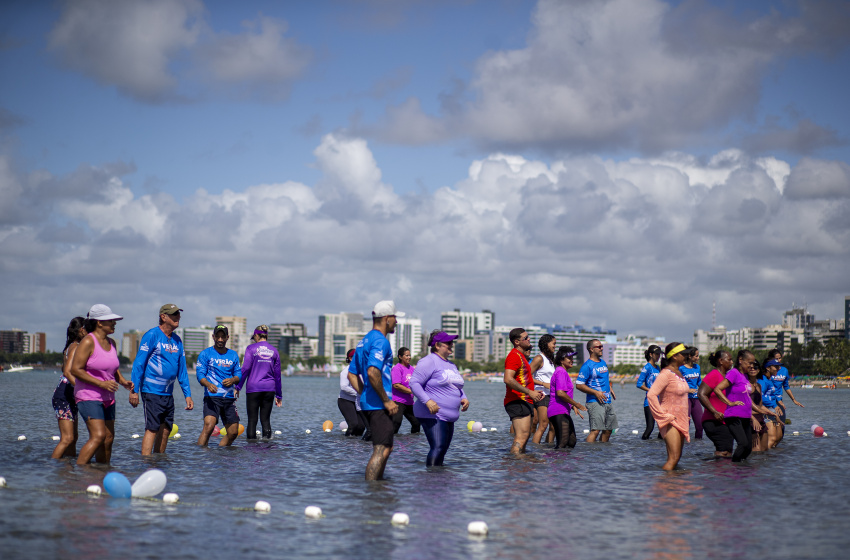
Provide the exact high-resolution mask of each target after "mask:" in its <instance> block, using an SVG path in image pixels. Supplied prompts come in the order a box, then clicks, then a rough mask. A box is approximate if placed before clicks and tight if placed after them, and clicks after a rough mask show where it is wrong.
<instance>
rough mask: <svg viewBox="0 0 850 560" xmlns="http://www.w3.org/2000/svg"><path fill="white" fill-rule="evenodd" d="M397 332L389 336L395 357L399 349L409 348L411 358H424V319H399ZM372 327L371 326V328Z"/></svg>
mask: <svg viewBox="0 0 850 560" xmlns="http://www.w3.org/2000/svg"><path fill="white" fill-rule="evenodd" d="M397 320H398V322H397V323H396V327H395V332H394V333H392V334H390V335H388V336H387V338H388V339H389V341H390V346H391V347H392V349H393V356H395V355H396V352H398V349H399V348H402V347H404V348H409V349H410V356H411V357H416V356H424V355H425V354H424V353H423V351H422V319H418V318H413V317H398V318H397ZM370 327H371V326H370Z"/></svg>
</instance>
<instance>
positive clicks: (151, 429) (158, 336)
mask: <svg viewBox="0 0 850 560" xmlns="http://www.w3.org/2000/svg"><path fill="white" fill-rule="evenodd" d="M181 311H183V310H182V309H180V308H179V307H177V306H176V305H174V304H173V303H166V304H165V305H163V306H162V307H160V308H159V326H158V327H154V328H152V329H151V330H149V331H148V332H146V333H145V335H144V336H143V337H142V341H141V343H140V344H139V352H138V353H137V354H136V359H135V360H134V361H133V378H132V379H133V390H132V391H130V404H131V405H132V406H133V407H134V408H135V407H137V406H139V393H141V396H142V404H143V405H144V409H145V437H144V439H143V440H142V455H150V454H151V453H152V452H153V451H156V452H157V453H165V447H166V446H167V445H168V436H169V435H170V434H171V428H172V427H173V426H174V382H175V381H177V382H178V383H180V388H181V389H182V390H183V396H184V397H185V398H186V410H192V409H193V408H195V403H193V402H192V390H191V388H190V387H189V375H188V373H187V372H186V353H185V352H184V351H183V341H182V340H180V337H179V336H177V335H176V334H174V329H176V328H177V327H179V326H180V312H181ZM136 391H138V393H137V392H136Z"/></svg>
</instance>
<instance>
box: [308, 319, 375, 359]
mask: <svg viewBox="0 0 850 560" xmlns="http://www.w3.org/2000/svg"><path fill="white" fill-rule="evenodd" d="M371 328H372V324H371V322H369V324H368V326H367V325H366V321H365V320H364V319H363V314H362V313H329V314H325V315H319V337H318V355H319V356H325V357H327V358H328V359H329V360H330V362H331V363H332V364H342V363H344V362H345V353H346V352H347V350H348V348H353V347H354V345H356V344H357V342H360V339H361V338H363V337H364V336H366V333H367V332H369V330H370V329H371ZM357 335H359V338H358V336H357ZM352 337H353V338H356V339H357V340H356V342H354V345H352V346H349V344H351V342H350V340H351V338H352Z"/></svg>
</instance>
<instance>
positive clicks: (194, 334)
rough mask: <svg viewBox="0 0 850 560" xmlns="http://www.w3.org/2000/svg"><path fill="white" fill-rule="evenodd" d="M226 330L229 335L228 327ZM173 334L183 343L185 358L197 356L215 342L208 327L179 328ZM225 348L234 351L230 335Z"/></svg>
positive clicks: (211, 329) (210, 328) (211, 330)
mask: <svg viewBox="0 0 850 560" xmlns="http://www.w3.org/2000/svg"><path fill="white" fill-rule="evenodd" d="M227 330H228V333H229V332H230V326H229V325H227ZM174 332H176V333H177V336H179V337H180V340H182V341H183V351H184V352H186V356H189V355H192V356H197V355H198V354H200V353H201V352H203V351H204V350H206V349H207V348H209V347H210V346H212V345H213V343H214V342H215V341H214V340H213V328H212V327H210V326H208V325H201V326H200V327H179V328H177V329H175V330H174ZM227 347H228V348H234V349H235V347H234V346H233V335H232V334H231V335H230V339H229V340H228V341H227Z"/></svg>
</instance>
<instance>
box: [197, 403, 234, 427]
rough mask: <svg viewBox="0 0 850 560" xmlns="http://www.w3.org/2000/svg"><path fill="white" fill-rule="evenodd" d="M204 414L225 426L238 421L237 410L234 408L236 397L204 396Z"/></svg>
mask: <svg viewBox="0 0 850 560" xmlns="http://www.w3.org/2000/svg"><path fill="white" fill-rule="evenodd" d="M204 416H213V417H215V421H216V423H218V419H219V418H221V421H222V422H223V423H224V425H225V426H230V425H231V424H238V423H239V412H238V411H237V410H236V399H225V398H224V397H204Z"/></svg>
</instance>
